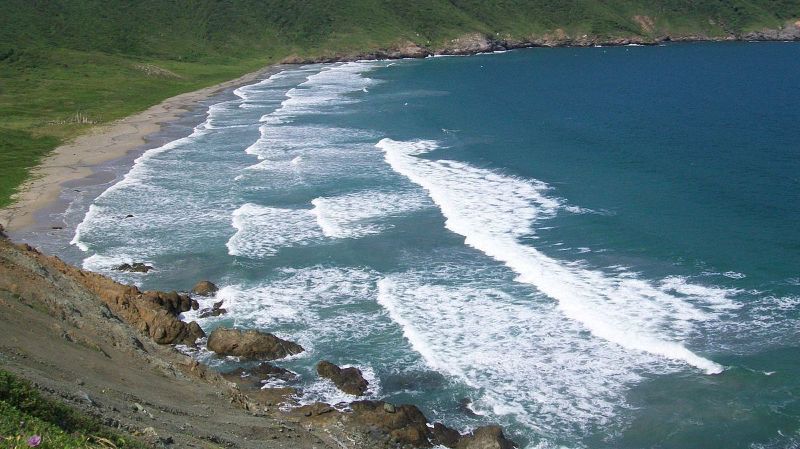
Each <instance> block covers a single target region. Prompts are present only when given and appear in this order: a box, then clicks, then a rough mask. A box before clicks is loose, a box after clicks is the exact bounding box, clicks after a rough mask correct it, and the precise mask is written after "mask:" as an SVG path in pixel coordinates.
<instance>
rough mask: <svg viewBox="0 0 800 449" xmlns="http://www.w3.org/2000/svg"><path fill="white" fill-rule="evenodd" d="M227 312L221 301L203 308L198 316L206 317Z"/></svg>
mask: <svg viewBox="0 0 800 449" xmlns="http://www.w3.org/2000/svg"><path fill="white" fill-rule="evenodd" d="M226 313H228V311H227V310H225V309H223V308H222V301H219V302H215V303H214V305H213V306H212V307H211V308H210V309H208V308H206V309H203V310H201V311H200V318H208V317H212V316H220V315H224V314H226Z"/></svg>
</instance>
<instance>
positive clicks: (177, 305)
mask: <svg viewBox="0 0 800 449" xmlns="http://www.w3.org/2000/svg"><path fill="white" fill-rule="evenodd" d="M4 244H8V243H5V242H4ZM16 248H17V250H18V251H21V252H22V253H23V254H25V256H26V257H28V258H29V259H30V260H33V261H36V262H37V263H39V264H41V265H42V266H47V267H51V268H52V269H55V270H58V271H59V272H61V273H62V274H63V275H65V276H67V277H68V278H69V279H71V280H72V282H76V283H78V284H80V285H81V286H82V287H83V288H85V289H86V290H88V291H90V292H91V293H92V294H94V295H96V296H97V297H98V298H99V299H100V300H101V301H103V302H104V303H105V305H106V306H107V307H108V309H109V311H110V312H111V314H113V315H114V316H116V317H119V318H120V319H122V320H123V321H125V322H126V323H128V324H129V325H130V326H131V327H133V328H134V329H138V330H139V331H140V332H142V333H144V334H145V335H147V336H149V337H150V338H152V339H153V340H154V341H155V342H156V343H159V344H186V345H193V344H194V343H195V341H196V340H197V339H198V338H201V337H204V336H205V333H204V332H203V330H202V329H201V328H200V326H199V325H198V324H197V323H195V322H191V323H185V322H183V321H181V320H180V318H179V314H180V313H181V312H185V311H187V310H189V309H190V308H191V307H193V303H192V301H191V299H190V298H189V297H188V296H186V295H179V294H178V293H176V292H169V293H165V292H144V293H143V292H141V291H139V289H138V288H136V287H135V286H133V285H123V284H120V283H118V282H116V281H114V280H113V279H110V278H108V277H106V276H103V275H101V274H98V273H93V272H90V271H85V270H81V269H78V268H75V267H73V266H71V265H69V264H66V263H64V262H63V261H61V259H59V258H57V257H52V256H46V255H44V254H42V253H40V252H39V251H37V250H36V249H34V248H32V247H31V246H30V245H26V244H22V245H16ZM23 285H24V284H23V282H20V283H19V284H18V287H22V286H23Z"/></svg>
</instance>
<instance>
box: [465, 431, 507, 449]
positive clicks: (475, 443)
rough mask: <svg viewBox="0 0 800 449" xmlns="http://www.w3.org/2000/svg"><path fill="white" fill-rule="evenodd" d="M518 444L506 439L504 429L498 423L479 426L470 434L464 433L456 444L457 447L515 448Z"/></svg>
mask: <svg viewBox="0 0 800 449" xmlns="http://www.w3.org/2000/svg"><path fill="white" fill-rule="evenodd" d="M515 447H516V445H515V444H514V443H513V442H512V441H511V440H508V439H506V437H505V435H503V429H502V428H501V427H500V426H497V425H491V426H483V427H478V428H477V429H475V431H474V432H472V433H471V434H469V435H464V436H462V437H461V439H460V440H459V441H458V444H456V446H455V448H456V449H514V448H515Z"/></svg>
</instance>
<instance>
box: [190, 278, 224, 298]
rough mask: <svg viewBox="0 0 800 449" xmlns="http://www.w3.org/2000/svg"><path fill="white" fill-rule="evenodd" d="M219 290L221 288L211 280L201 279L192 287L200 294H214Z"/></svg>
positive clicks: (193, 290) (196, 293)
mask: <svg viewBox="0 0 800 449" xmlns="http://www.w3.org/2000/svg"><path fill="white" fill-rule="evenodd" d="M217 291H219V288H217V286H216V285H214V283H213V282H209V281H200V282H198V283H197V284H195V286H194V287H192V293H194V294H195V295H200V296H213V295H214V294H215V293H217Z"/></svg>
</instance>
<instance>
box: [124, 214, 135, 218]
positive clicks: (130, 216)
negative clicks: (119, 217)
mask: <svg viewBox="0 0 800 449" xmlns="http://www.w3.org/2000/svg"><path fill="white" fill-rule="evenodd" d="M125 218H133V214H128V215H126V216H125Z"/></svg>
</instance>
